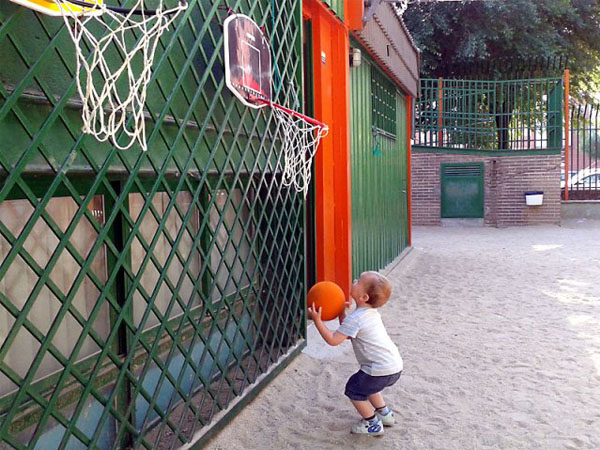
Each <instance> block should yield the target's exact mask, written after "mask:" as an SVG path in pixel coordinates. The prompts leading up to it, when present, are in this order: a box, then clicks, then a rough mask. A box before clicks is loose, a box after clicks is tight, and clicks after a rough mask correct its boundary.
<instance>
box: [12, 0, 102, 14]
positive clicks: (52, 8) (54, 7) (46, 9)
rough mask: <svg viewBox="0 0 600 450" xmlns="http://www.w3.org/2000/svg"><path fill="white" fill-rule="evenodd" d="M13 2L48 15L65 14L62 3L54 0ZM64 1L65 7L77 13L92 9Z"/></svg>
mask: <svg viewBox="0 0 600 450" xmlns="http://www.w3.org/2000/svg"><path fill="white" fill-rule="evenodd" d="M11 2H13V3H17V4H19V5H21V6H25V7H26V8H29V9H33V10H34V11H38V12H41V13H43V14H46V15H48V16H56V17H62V16H63V13H62V12H61V7H60V5H59V4H58V3H56V2H55V1H54V0H11ZM86 2H87V3H90V4H96V5H101V4H102V0H86ZM64 3H65V6H64V7H66V8H69V10H70V11H72V12H73V13H75V14H77V13H78V12H81V13H87V14H89V11H91V10H92V8H85V7H83V6H78V5H75V4H73V3H69V2H64ZM94 13H95V12H94ZM99 13H100V12H99ZM92 14H93V13H92Z"/></svg>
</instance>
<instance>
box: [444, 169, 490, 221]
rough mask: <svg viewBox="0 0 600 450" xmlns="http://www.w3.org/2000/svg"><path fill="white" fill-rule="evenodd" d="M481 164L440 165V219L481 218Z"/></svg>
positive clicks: (482, 172)
mask: <svg viewBox="0 0 600 450" xmlns="http://www.w3.org/2000/svg"><path fill="white" fill-rule="evenodd" d="M483 174H484V170H483V163H469V164H464V163H461V164H457V163H447V164H442V219H448V218H482V217H483Z"/></svg>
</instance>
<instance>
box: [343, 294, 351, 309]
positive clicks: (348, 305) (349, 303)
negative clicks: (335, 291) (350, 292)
mask: <svg viewBox="0 0 600 450" xmlns="http://www.w3.org/2000/svg"><path fill="white" fill-rule="evenodd" d="M344 304H345V306H346V309H348V308H350V307H351V306H352V297H350V298H349V299H348V300H346V301H345V302H344Z"/></svg>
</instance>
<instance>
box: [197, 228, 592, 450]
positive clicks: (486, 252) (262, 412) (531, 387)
mask: <svg viewBox="0 0 600 450" xmlns="http://www.w3.org/2000/svg"><path fill="white" fill-rule="evenodd" d="M389 276H390V279H391V280H392V282H393V285H394V292H393V296H392V298H391V300H390V302H389V303H388V305H386V306H385V307H384V308H382V315H383V317H384V322H385V323H386V326H387V328H388V332H389V333H390V335H391V336H392V338H393V340H394V341H395V342H396V343H397V345H398V347H399V348H400V352H401V354H402V356H403V358H404V365H405V371H404V374H403V376H402V378H401V380H400V382H399V384H397V385H396V386H394V387H392V388H390V390H389V391H388V392H387V394H386V395H385V397H386V401H387V403H388V404H389V405H390V406H391V407H392V408H393V409H394V410H395V411H396V412H397V417H398V418H399V423H398V424H397V425H396V426H395V427H393V428H388V429H387V430H386V433H385V435H384V436H383V437H381V438H372V437H368V436H354V435H351V434H350V433H349V428H350V426H351V425H352V424H353V423H354V422H355V421H356V420H357V416H356V413H355V412H354V411H353V408H352V405H351V404H350V403H349V402H348V401H347V400H346V398H345V397H344V395H343V388H344V385H345V382H346V379H347V378H348V376H349V375H351V374H352V373H353V372H354V371H355V370H356V369H357V366H356V362H355V360H354V356H353V353H352V348H351V346H350V344H349V343H348V344H343V345H342V346H340V347H335V348H334V347H328V346H327V345H326V344H325V343H324V342H323V341H322V340H321V339H320V337H319V336H318V334H316V331H315V330H314V327H310V328H309V345H308V347H307V348H306V350H305V351H304V353H303V354H302V355H301V356H300V357H298V358H296V359H295V360H294V361H293V362H292V363H291V364H290V366H289V367H288V368H286V370H285V371H283V373H282V374H281V375H280V376H279V377H277V378H276V379H275V380H274V381H273V382H272V383H271V384H270V385H269V386H268V387H267V388H266V389H265V390H264V391H263V392H262V393H261V394H260V395H259V396H258V397H257V399H256V400H255V401H254V402H252V403H251V404H250V405H249V406H248V407H246V408H245V410H243V411H242V412H241V413H240V414H239V415H238V416H237V417H236V418H235V419H234V420H233V421H232V422H231V423H230V425H229V426H227V427H226V428H225V429H224V430H223V431H221V432H220V433H219V434H218V435H217V436H216V437H215V439H213V440H212V441H211V442H210V443H209V444H208V448H210V449H215V450H216V449H223V450H225V449H228V450H233V449H235V450H237V449H240V450H241V449H244V450H248V449H362V448H369V449H383V448H385V449H427V450H433V449H443V450H449V449H457V450H458V449H460V450H465V449H543V450H552V449H594V450H597V449H600V222H593V221H573V222H568V223H563V225H562V226H561V227H557V226H535V227H524V228H506V229H495V228H448V227H444V228H428V227H427V228H425V227H423V228H416V229H415V230H414V249H413V250H412V252H410V253H409V255H408V256H407V257H406V258H405V259H404V260H403V261H402V262H401V263H400V264H399V265H397V266H396V267H395V268H394V269H393V270H392V271H391V273H390V274H389ZM331 324H332V326H333V323H331Z"/></svg>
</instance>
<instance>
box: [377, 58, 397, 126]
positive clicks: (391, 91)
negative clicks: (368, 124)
mask: <svg viewBox="0 0 600 450" xmlns="http://www.w3.org/2000/svg"><path fill="white" fill-rule="evenodd" d="M371 98H372V105H373V126H374V127H375V129H376V130H379V131H384V132H386V133H389V134H390V135H391V136H395V135H396V89H395V88H394V84H393V83H392V82H391V81H389V80H388V79H387V78H386V77H385V76H384V75H383V74H382V73H380V72H379V71H378V70H377V69H375V68H373V70H372V71H371Z"/></svg>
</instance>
